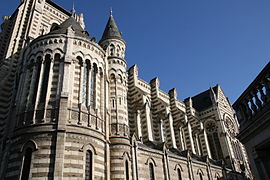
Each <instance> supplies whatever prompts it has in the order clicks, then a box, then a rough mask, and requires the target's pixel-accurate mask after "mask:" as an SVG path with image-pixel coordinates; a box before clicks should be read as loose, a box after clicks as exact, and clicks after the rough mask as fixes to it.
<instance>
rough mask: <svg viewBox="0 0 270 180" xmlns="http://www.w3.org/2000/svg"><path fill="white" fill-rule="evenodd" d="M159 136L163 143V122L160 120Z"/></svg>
mask: <svg viewBox="0 0 270 180" xmlns="http://www.w3.org/2000/svg"><path fill="white" fill-rule="evenodd" d="M160 136H161V141H162V142H165V137H164V128H163V120H162V119H161V120H160Z"/></svg>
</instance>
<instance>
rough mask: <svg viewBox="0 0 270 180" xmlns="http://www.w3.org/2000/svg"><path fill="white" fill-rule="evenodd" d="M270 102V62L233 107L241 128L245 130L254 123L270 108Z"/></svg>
mask: <svg viewBox="0 0 270 180" xmlns="http://www.w3.org/2000/svg"><path fill="white" fill-rule="evenodd" d="M269 102H270V62H269V63H268V64H267V65H266V66H265V68H264V69H263V70H262V71H261V73H260V74H259V75H258V76H257V77H256V79H255V80H254V81H253V82H252V83H251V84H250V85H249V87H248V88H247V89H246V90H245V91H244V93H243V94H242V95H241V96H240V97H239V98H238V99H237V100H236V102H235V103H234V105H233V108H234V109H235V111H236V115H237V117H238V120H239V123H240V128H241V129H242V128H245V127H246V126H247V125H248V124H250V123H251V122H252V121H254V119H255V118H254V117H255V116H256V115H257V114H259V113H260V112H261V111H263V109H264V108H265V107H266V106H269V104H270V103H269Z"/></svg>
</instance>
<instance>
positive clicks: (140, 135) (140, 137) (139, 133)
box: [136, 110, 142, 140]
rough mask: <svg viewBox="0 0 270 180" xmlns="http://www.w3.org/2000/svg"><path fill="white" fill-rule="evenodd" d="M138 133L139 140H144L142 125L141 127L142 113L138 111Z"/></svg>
mask: <svg viewBox="0 0 270 180" xmlns="http://www.w3.org/2000/svg"><path fill="white" fill-rule="evenodd" d="M136 115H137V133H138V138H139V139H140V140H141V139H142V125H141V111H140V110H137V113H136Z"/></svg>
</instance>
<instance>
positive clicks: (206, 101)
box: [191, 85, 218, 111]
mask: <svg viewBox="0 0 270 180" xmlns="http://www.w3.org/2000/svg"><path fill="white" fill-rule="evenodd" d="M212 90H213V91H214V93H215V94H217V93H218V85H217V86H215V87H213V88H210V89H208V90H206V91H204V92H202V93H200V94H198V95H196V96H194V97H192V98H191V99H192V104H193V107H194V108H195V109H196V110H198V111H203V110H205V109H207V108H209V107H210V106H212V105H213V102H212V100H211V91H212Z"/></svg>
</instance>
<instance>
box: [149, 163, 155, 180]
mask: <svg viewBox="0 0 270 180" xmlns="http://www.w3.org/2000/svg"><path fill="white" fill-rule="evenodd" d="M149 173H150V174H149V175H150V180H155V172H154V165H153V163H149Z"/></svg>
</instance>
